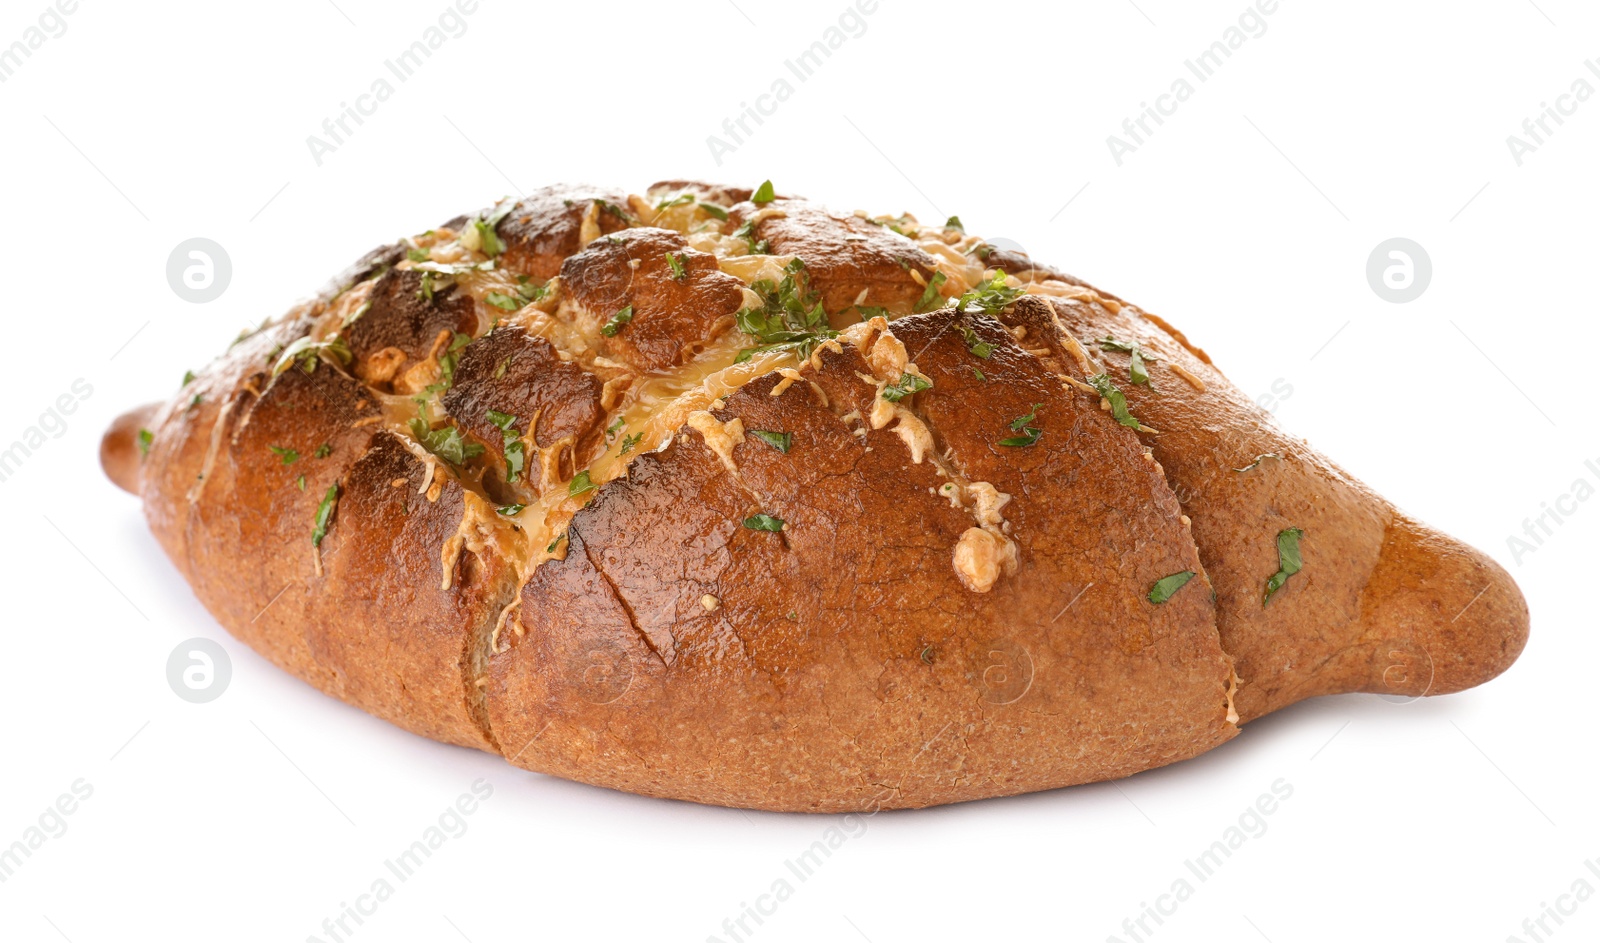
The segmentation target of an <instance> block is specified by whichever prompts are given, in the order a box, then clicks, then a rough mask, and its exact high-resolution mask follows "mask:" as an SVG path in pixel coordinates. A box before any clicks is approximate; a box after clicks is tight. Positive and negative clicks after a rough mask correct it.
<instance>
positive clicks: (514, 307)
mask: <svg viewBox="0 0 1600 943" xmlns="http://www.w3.org/2000/svg"><path fill="white" fill-rule="evenodd" d="M483 300H484V301H487V302H489V303H490V304H492V305H494V306H495V307H496V308H499V309H500V310H501V311H521V310H522V305H523V301H522V299H521V298H517V297H513V296H512V295H507V294H504V293H502V292H498V291H491V292H489V294H487V295H485V296H484V299H483Z"/></svg>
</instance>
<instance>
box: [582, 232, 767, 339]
mask: <svg viewBox="0 0 1600 943" xmlns="http://www.w3.org/2000/svg"><path fill="white" fill-rule="evenodd" d="M688 246H689V244H688V242H687V241H685V240H684V238H683V236H681V235H679V234H678V233H675V232H672V231H670V230H666V229H652V228H641V229H630V230H628V231H626V232H621V233H615V234H613V235H609V236H602V237H601V238H599V239H596V240H595V241H593V242H591V243H589V245H588V247H587V248H585V249H584V250H583V251H582V252H579V253H577V254H576V255H574V256H572V257H571V258H569V259H567V261H566V262H565V263H563V264H562V266H561V282H562V285H563V287H564V288H565V290H566V291H567V292H568V293H569V294H570V295H571V297H572V299H573V300H574V301H576V302H577V303H578V304H579V305H580V306H582V309H583V314H584V316H585V317H586V320H587V323H588V326H589V327H590V328H591V329H593V330H596V331H609V332H610V333H609V334H607V333H602V335H601V336H602V338H603V342H602V348H601V350H602V352H603V353H605V354H606V355H607V356H610V357H612V358H614V359H616V360H620V361H622V362H624V363H627V364H629V365H630V366H633V367H634V368H636V369H638V370H661V369H664V368H666V367H672V366H675V365H677V364H679V363H681V362H683V361H684V360H686V359H688V358H689V357H690V356H692V355H693V354H695V353H697V352H698V351H699V349H700V348H701V347H702V346H703V345H704V344H705V343H706V342H708V341H710V340H712V339H713V338H715V337H716V336H717V335H718V334H720V333H721V332H722V331H724V330H727V329H728V328H730V327H732V326H733V319H734V315H736V314H738V312H739V309H740V308H741V307H742V306H743V303H744V289H743V286H742V285H741V284H740V282H739V280H738V279H737V278H734V277H733V276H731V275H728V274H725V273H724V272H723V271H722V269H721V268H720V267H719V266H718V264H717V258H716V256H714V255H711V254H709V253H705V252H698V251H696V250H694V249H690V248H689V247H688ZM624 310H627V311H628V314H627V315H624V317H629V318H631V320H627V321H623V320H621V319H618V314H619V312H622V311H624ZM613 319H617V320H615V322H613ZM608 325H610V327H608Z"/></svg>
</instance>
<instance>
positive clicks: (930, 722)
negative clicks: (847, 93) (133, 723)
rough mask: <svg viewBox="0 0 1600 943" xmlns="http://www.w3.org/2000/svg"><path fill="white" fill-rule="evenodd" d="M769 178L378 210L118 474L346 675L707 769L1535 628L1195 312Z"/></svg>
mask: <svg viewBox="0 0 1600 943" xmlns="http://www.w3.org/2000/svg"><path fill="white" fill-rule="evenodd" d="M752 194H753V191H752V190H750V189H746V188H738V187H730V186H725V185H718V184H712V183H702V182H697V181H684V180H669V181H663V182H660V183H658V184H656V185H654V186H653V187H651V188H649V190H648V191H647V193H646V195H645V196H629V195H627V194H624V193H621V192H618V191H607V190H601V189H597V188H592V187H550V188H546V189H544V190H541V191H536V192H535V193H533V194H531V195H529V196H528V197H526V198H524V199H522V200H520V201H517V202H516V203H514V204H511V205H503V206H502V207H500V208H499V209H489V210H485V211H483V212H481V213H479V214H478V215H477V216H476V217H462V218H460V219H457V220H452V221H451V222H450V223H448V224H446V225H445V226H442V227H436V228H435V229H434V230H429V231H427V232H425V233H423V234H421V235H419V236H416V237H412V238H410V239H407V240H402V241H401V242H399V243H396V244H394V245H391V246H385V247H381V248H380V249H378V250H374V252H372V253H368V255H367V256H365V257H363V258H362V259H361V260H359V261H358V262H357V263H356V264H355V265H354V266H352V268H351V269H350V270H348V271H347V272H346V273H345V274H343V275H341V276H340V277H338V278H336V279H335V280H334V283H333V284H332V285H331V286H330V287H329V288H328V289H327V290H325V291H324V292H323V293H322V294H321V295H319V296H317V297H316V298H315V299H313V300H311V301H309V302H307V303H305V304H303V305H301V306H299V307H297V308H296V309H294V310H293V311H291V312H289V313H288V314H287V315H285V316H284V317H283V318H280V319H278V320H276V321H274V322H271V323H269V324H267V325H265V326H264V327H263V328H262V329H261V330H259V331H257V332H255V333H253V334H251V335H250V336H247V337H244V338H241V340H240V341H238V342H237V343H236V344H235V345H234V346H233V347H232V348H231V349H230V350H229V352H228V353H227V355H225V356H224V357H223V358H221V359H219V360H218V361H217V362H216V363H215V364H213V365H212V366H211V367H210V368H209V369H207V370H205V371H203V372H202V373H201V374H200V375H199V376H197V377H196V378H194V379H193V380H192V381H191V382H189V383H188V384H186V386H185V388H184V390H182V391H181V392H180V394H179V395H178V396H176V397H174V399H173V400H172V401H171V402H170V403H167V404H165V405H162V406H160V407H159V408H155V407H151V408H147V409H146V410H145V411H142V412H136V413H134V414H130V416H128V417H125V418H124V419H123V420H119V422H118V423H117V424H116V425H114V426H113V428H112V429H111V430H110V431H108V433H107V435H106V439H105V441H104V443H103V446H102V455H103V461H104V463H105V465H106V467H107V471H108V474H110V475H111V476H112V478H113V479H114V480H115V481H117V482H118V483H119V484H121V485H123V486H124V487H130V486H131V487H136V488H137V489H138V491H139V493H140V494H141V495H142V497H143V499H144V505H145V509H146V514H147V517H148V519H149V521H150V525H151V529H152V531H153V532H154V533H155V535H156V537H157V538H158V540H159V541H160V542H161V544H162V546H163V547H164V549H165V550H166V552H167V553H168V555H169V556H170V557H171V558H172V559H173V561H174V563H175V564H176V565H177V566H178V567H179V569H180V570H181V571H182V572H183V573H184V575H185V577H186V578H187V579H188V580H189V581H190V584H191V585H192V586H193V587H194V590H195V593H196V595H197V596H198V597H199V598H200V600H201V601H202V602H203V603H204V604H205V605H206V607H207V608H208V609H209V610H210V611H211V612H212V613H213V614H214V615H215V616H216V617H217V619H218V620H219V621H220V622H222V623H223V624H224V625H225V626H226V627H227V628H228V629H229V631H231V632H232V633H233V634H234V635H235V636H237V637H238V638H239V639H240V640H242V641H244V642H245V643H246V644H248V645H250V646H251V647H252V648H254V649H255V650H256V651H258V652H260V653H261V654H263V655H264V656H265V657H267V658H268V659H270V660H272V661H273V662H275V663H276V664H278V665H280V666H281V667H283V668H284V669H285V670H287V671H290V672H291V673H293V674H295V675H297V676H298V677H301V678H303V679H305V680H306V681H307V682H309V683H311V684H313V685H315V686H316V687H318V688H319V689H320V690H322V691H324V692H326V693H328V694H330V695H332V696H334V697H337V698H340V699H341V700H344V701H346V702H348V703H351V704H354V705H356V706H358V707H361V708H362V709H364V710H366V711H369V712H370V713H372V714H374V715H376V716H379V717H382V718H384V719H386V720H389V721H390V722H392V723H395V724H397V725H399V726H401V727H403V728H405V729H407V730H411V731H413V732H416V733H419V734H422V735H424V736H428V737H432V738H434V739H438V740H442V741H444V742H448V743H453V744H459V745H462V746H468V747H473V748H476V749H480V750H485V751H488V752H492V753H498V754H500V755H502V756H504V757H505V758H506V759H507V760H508V761H510V762H511V763H513V764H515V765H517V766H520V767H523V768H526V769H530V770H535V771H538V772H543V773H548V774H552V775H558V776H563V777H567V778H571V779H576V780H580V781H583V782H589V783H594V784H598V785H603V786H608V787H612V788H617V789H625V790H628V791H632V792H637V793H641V794H645V795H652V796H662V797H669V798H679V799H688V800H692V801H697V802H706V803H716V804H722V805H734V806H742V807H749V808H761V809H772V810H799V811H832V812H837V811H849V810H862V809H878V808H898V807H921V806H927V805H934V804H939V803H947V802H956V801H962V800H967V799H975V798H982V797H986V796H998V795H1011V794H1016V793H1022V792H1028V791H1034V790H1040V789H1049V788H1055V787H1059V786H1065V785H1071V784H1075V783H1083V782H1092V781H1097V780H1103V779H1112V778H1117V777H1121V776H1126V775H1130V774H1132V773H1134V772H1138V771H1140V770H1143V769H1149V768H1152V767H1155V766H1161V765H1164V764H1167V763H1171V762H1175V761H1177V760H1181V759H1185V758H1188V757H1192V756H1195V755H1197V754H1199V753H1201V752H1204V751H1206V750H1208V749H1210V748H1212V747H1214V746H1216V745H1218V744H1220V743H1222V742H1224V741H1226V740H1228V739H1230V738H1231V737H1233V736H1236V735H1237V734H1238V732H1239V724H1240V723H1242V722H1245V721H1248V720H1250V719H1253V718H1255V717H1258V716H1261V715H1263V714H1265V713H1268V712H1270V711H1272V710H1276V709H1278V708H1280V707H1283V706H1286V705H1287V704H1291V703H1294V702H1295V701H1298V700H1301V699H1303V698H1306V697H1311V696H1316V695H1321V694H1329V693H1338V692H1343V691H1356V690H1365V691H1379V692H1381V693H1389V694H1397V695H1405V696H1414V695H1421V694H1438V693H1447V692H1450V691H1455V690H1461V689H1463V688H1465V687H1470V686H1472V685H1474V684H1478V683H1481V682H1483V681H1485V680H1487V679H1488V678H1490V677H1493V676H1494V675H1496V674H1498V673H1499V672H1500V671H1503V670H1504V669H1505V668H1506V667H1507V666H1509V665H1510V663H1511V662H1512V661H1513V660H1514V659H1515V657H1516V655H1517V654H1518V653H1519V652H1520V650H1521V648H1522V646H1523V644H1524V643H1525V640H1526V637H1527V625H1528V622H1527V618H1528V617H1527V608H1526V604H1525V603H1524V602H1523V600H1522V597H1521V595H1520V593H1519V592H1518V591H1517V589H1516V586H1515V584H1514V583H1513V582H1512V581H1511V580H1510V578H1509V576H1507V574H1506V573H1505V572H1504V571H1503V570H1501V569H1500V568H1499V567H1497V566H1496V565H1495V564H1494V563H1493V562H1492V561H1490V560H1488V558H1487V557H1485V556H1484V555H1482V554H1481V553H1478V552H1477V551H1475V550H1472V549H1471V548H1468V547H1466V546H1464V545H1462V544H1460V543H1459V542H1456V541H1453V540H1451V539H1450V538H1448V537H1445V536H1443V535H1441V534H1438V533H1436V532H1434V531H1431V530H1429V529H1427V528H1426V527H1424V526H1422V525H1420V524H1418V523H1416V522H1415V521H1413V520H1411V519H1410V518H1408V517H1406V516H1405V515H1403V514H1402V513H1400V512H1399V511H1397V510H1395V509H1394V508H1393V507H1392V506H1391V505H1389V504H1388V503H1387V502H1385V501H1383V500H1382V499H1381V498H1380V497H1378V496H1377V495H1375V494H1373V493H1372V492H1371V491H1370V490H1369V489H1367V488H1365V487H1364V486H1362V485H1361V484H1360V483H1359V482H1356V481H1355V480H1354V479H1352V478H1351V477H1350V476H1349V475H1347V474H1346V473H1344V472H1343V471H1342V470H1341V469H1339V468H1338V467H1337V466H1336V465H1334V464H1333V463H1331V462H1330V461H1328V460H1327V459H1325V458H1323V457H1322V456H1321V455H1319V454H1318V453H1317V452H1315V451H1314V450H1312V449H1311V448H1310V447H1309V446H1307V445H1305V443H1303V442H1300V441H1299V440H1297V439H1294V438H1292V437H1290V436H1287V435H1286V434H1284V433H1282V432H1281V431H1279V430H1278V429H1277V428H1276V427H1275V426H1274V425H1273V424H1272V422H1271V420H1270V417H1268V416H1267V415H1265V414H1264V413H1263V412H1262V411H1261V410H1259V409H1258V408H1257V407H1255V405H1254V404H1253V403H1251V402H1250V400H1249V399H1248V398H1247V397H1245V396H1243V395H1242V394H1240V393H1239V392H1238V391H1237V390H1236V389H1234V388H1233V387H1232V386H1231V385H1230V384H1229V383H1228V382H1227V380H1226V378H1225V377H1224V376H1223V375H1222V374H1221V372H1220V371H1218V370H1217V369H1216V368H1215V367H1214V366H1213V365H1212V364H1211V362H1210V359H1209V358H1208V357H1207V356H1206V355H1205V353H1204V352H1203V351H1201V350H1199V348H1197V347H1194V346H1193V345H1192V344H1191V343H1190V342H1189V341H1188V339H1187V338H1185V337H1184V336H1183V335H1182V334H1181V333H1179V332H1178V331H1176V330H1175V329H1173V328H1171V327H1170V326H1169V325H1167V324H1166V322H1164V321H1162V320H1161V319H1160V318H1157V317H1155V316H1154V315H1150V314H1148V313H1146V312H1143V311H1141V310H1140V309H1138V308H1137V307H1136V306H1133V305H1130V304H1127V303H1125V302H1123V301H1121V300H1120V299H1118V298H1116V297H1115V296H1111V295H1109V294H1106V293H1103V292H1100V291H1099V290H1097V289H1095V288H1093V287H1092V286H1090V285H1087V284H1086V283H1084V282H1081V281H1079V280H1078V279H1075V278H1072V277H1071V276H1068V275H1065V274H1064V273H1062V272H1060V271H1058V270H1055V269H1052V268H1049V267H1047V266H1043V265H1040V264H1036V263H1034V262H1033V260H1031V259H1029V258H1027V257H1026V256H1022V255H1020V254H1016V253H1010V252H1006V251H1004V250H997V249H993V248H992V247H988V246H987V245H986V244H985V243H983V242H982V241H981V240H979V239H977V238H976V237H970V236H968V235H966V234H965V233H964V232H962V231H961V230H960V229H959V228H944V227H923V226H920V225H919V224H917V223H916V222H915V220H912V219H910V218H909V217H904V216H902V217H895V218H894V219H893V220H890V219H888V218H882V217H880V218H870V217H867V216H865V215H863V214H846V213H838V212H834V211H830V210H827V209H825V208H823V207H821V206H820V205H818V204H815V203H812V202H809V201H806V200H803V199H799V198H788V197H776V198H775V199H773V200H772V201H770V202H766V203H763V204H759V205H758V204H756V203H754V202H752V201H751V197H752ZM707 204H709V206H708V205H707ZM723 215H726V217H727V218H726V219H723V218H722V216H723ZM485 233H487V234H488V235H487V236H486V235H485ZM986 249H987V250H988V251H985V250H986ZM753 250H763V251H759V252H757V251H753ZM957 299H959V300H957ZM622 312H626V314H625V315H624V316H621V317H619V313H622ZM780 321H781V322H782V323H781V324H780V323H779V322H780ZM747 331H748V332H752V333H746V332H747ZM1135 350H1137V351H1138V352H1139V356H1140V357H1141V358H1142V363H1143V364H1144V365H1145V368H1146V369H1147V370H1148V373H1149V381H1148V382H1139V381H1138V371H1137V369H1136V368H1135V366H1134V363H1133V351H1135ZM1114 399H1115V400H1117V402H1115V403H1114V402H1113V400H1114ZM140 430H145V431H148V432H149V437H148V442H146V443H145V445H147V446H148V448H147V450H146V449H141V448H140V447H139V445H140V439H139V432H140ZM1291 531H1295V532H1298V533H1299V537H1298V538H1296V541H1295V542H1292V543H1293V546H1294V548H1295V549H1296V550H1297V552H1298V557H1297V558H1296V560H1295V561H1294V564H1295V565H1294V566H1293V567H1292V571H1293V572H1287V573H1286V574H1285V575H1284V578H1283V579H1281V580H1279V581H1278V582H1279V583H1280V584H1281V585H1278V586H1276V587H1274V588H1273V589H1272V591H1271V592H1270V593H1269V592H1268V586H1267V581H1268V578H1269V577H1272V576H1273V574H1274V570H1276V569H1278V568H1279V567H1280V566H1281V565H1283V558H1281V557H1280V554H1281V553H1283V552H1284V547H1285V544H1284V537H1283V535H1284V534H1285V533H1288V532H1291ZM1302 563H1303V569H1302V566H1301V564H1302ZM1163 586H1165V587H1166V589H1162V587H1163ZM1158 590H1160V591H1159V592H1158ZM1158 597H1159V598H1158Z"/></svg>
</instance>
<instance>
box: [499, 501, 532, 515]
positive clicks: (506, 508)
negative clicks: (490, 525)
mask: <svg viewBox="0 0 1600 943" xmlns="http://www.w3.org/2000/svg"><path fill="white" fill-rule="evenodd" d="M525 507H527V505H526V504H502V505H500V506H499V507H497V508H495V509H494V512H495V513H496V514H499V515H502V516H504V517H515V516H517V515H518V514H521V513H522V509H523V508H525Z"/></svg>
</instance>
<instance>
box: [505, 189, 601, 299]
mask: <svg viewBox="0 0 1600 943" xmlns="http://www.w3.org/2000/svg"><path fill="white" fill-rule="evenodd" d="M627 205H628V198H627V195H626V194H624V193H622V192H621V191H619V190H604V189H600V188H598V187H588V186H581V185H580V186H553V187H543V188H541V189H538V190H535V191H533V192H532V193H530V194H528V195H527V196H525V197H523V198H522V199H521V200H519V201H518V202H517V204H516V206H515V207H513V208H512V210H511V212H510V213H509V214H508V215H507V216H506V218H505V219H504V220H502V221H501V222H500V224H499V225H498V226H497V227H496V230H495V231H496V232H497V233H499V235H500V238H501V239H502V240H504V241H505V244H506V251H505V256H504V258H503V259H502V262H503V264H505V266H506V267H507V268H509V269H511V270H512V271H514V272H520V273H522V274H523V275H528V276H531V277H533V278H537V279H540V280H543V279H546V278H552V277H554V276H555V275H556V274H557V273H558V272H560V271H561V263H562V262H564V261H565V260H566V258H567V257H568V256H570V255H572V254H573V253H574V252H577V251H578V250H579V249H581V248H583V243H582V234H583V220H584V216H585V214H590V213H592V214H593V219H594V221H595V225H596V226H597V227H598V229H599V231H600V233H602V234H605V233H613V232H616V231H618V230H620V229H625V228H627V226H628V223H629V222H630V220H629V217H628V212H627V209H626V207H627Z"/></svg>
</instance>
